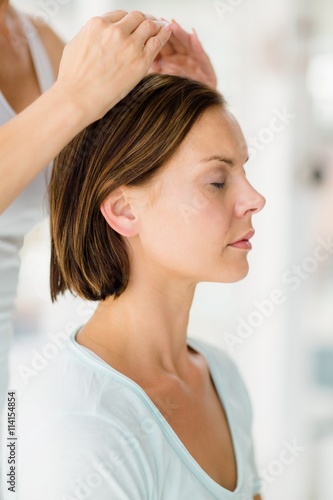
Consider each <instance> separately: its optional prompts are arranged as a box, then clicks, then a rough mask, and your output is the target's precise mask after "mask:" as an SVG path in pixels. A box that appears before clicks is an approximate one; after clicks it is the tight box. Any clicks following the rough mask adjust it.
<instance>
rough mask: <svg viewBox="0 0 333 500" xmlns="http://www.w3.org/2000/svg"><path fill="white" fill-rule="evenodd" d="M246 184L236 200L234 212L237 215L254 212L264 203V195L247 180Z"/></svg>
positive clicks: (258, 210)
mask: <svg viewBox="0 0 333 500" xmlns="http://www.w3.org/2000/svg"><path fill="white" fill-rule="evenodd" d="M246 184H247V185H246V186H244V188H243V189H242V192H241V194H240V196H239V197H238V199H237V202H236V206H235V213H236V216H237V217H243V216H244V215H245V214H251V215H253V214H256V213H257V212H260V210H262V209H263V208H264V206H265V204H266V199H265V198H264V196H262V194H260V193H258V191H256V190H255V189H254V187H253V186H252V185H251V184H250V183H249V182H248V181H247V180H246Z"/></svg>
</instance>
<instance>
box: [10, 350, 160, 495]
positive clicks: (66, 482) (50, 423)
mask: <svg viewBox="0 0 333 500" xmlns="http://www.w3.org/2000/svg"><path fill="white" fill-rule="evenodd" d="M149 417H150V415H149V414H148V413H147V411H145V407H144V405H142V404H141V402H140V400H139V398H136V397H135V394H134V393H133V391H131V389H129V388H128V387H126V385H125V384H122V383H121V382H119V381H118V380H117V378H116V377H115V378H114V377H112V374H110V373H108V371H107V369H105V371H104V370H103V366H102V365H100V366H99V364H98V363H97V362H96V364H94V362H93V361H92V363H91V364H89V362H85V359H84V357H82V358H80V357H79V356H75V355H73V354H72V353H71V352H68V351H67V350H66V349H64V350H63V351H62V352H60V353H59V354H58V356H57V358H56V359H54V360H51V361H50V363H49V365H48V366H47V367H46V368H45V369H44V370H43V371H42V372H40V373H39V374H38V375H37V376H36V377H35V379H34V380H33V381H32V382H31V384H29V386H28V387H27V388H26V391H25V393H24V397H23V398H22V401H21V402H20V414H19V424H18V425H19V428H20V460H21V464H22V467H21V468H22V474H21V477H20V487H21V488H22V492H21V495H22V496H20V498H22V500H30V499H31V498H34V499H35V500H44V498H48V500H59V498H81V497H80V496H79V494H78V492H79V491H81V492H82V491H86V492H87V493H86V494H87V495H88V492H89V494H91V495H95V496H94V498H95V497H96V498H99V500H109V498H110V495H112V494H115V493H117V495H118V496H117V498H119V500H121V499H124V500H125V499H128V498H145V493H146V487H147V484H146V483H147V481H148V482H149V484H153V480H152V471H153V470H154V462H153V458H152V457H151V456H150V455H151V453H150V454H149V453H148V451H147V449H148V448H149V449H150V443H151V439H153V438H155V437H157V438H158V433H156V432H154V433H153V434H152V435H150V434H151V432H152V429H151V426H150V427H149V428H148V427H147V422H148V424H149V423H150V422H151V419H149ZM153 430H154V429H153ZM50 484H52V485H53V487H52V492H50V491H49V485H50ZM64 492H66V493H67V494H68V497H63V496H62V495H63V494H64Z"/></svg>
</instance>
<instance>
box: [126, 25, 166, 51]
mask: <svg viewBox="0 0 333 500" xmlns="http://www.w3.org/2000/svg"><path fill="white" fill-rule="evenodd" d="M166 24H167V23H166V22H165V21H161V20H154V21H153V20H151V19H146V20H145V21H144V22H143V23H141V24H140V25H139V26H138V28H137V29H136V30H135V32H134V33H133V35H132V36H133V37H135V40H136V41H137V43H139V44H141V45H142V47H143V46H144V45H145V44H146V43H147V41H148V39H149V38H151V37H153V36H155V35H157V33H158V32H159V31H160V29H161V28H162V27H165V26H166Z"/></svg>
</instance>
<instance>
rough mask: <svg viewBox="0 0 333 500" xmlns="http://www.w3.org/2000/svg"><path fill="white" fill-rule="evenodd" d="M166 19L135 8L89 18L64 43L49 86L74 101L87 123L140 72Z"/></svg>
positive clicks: (164, 37) (165, 30)
mask: <svg viewBox="0 0 333 500" xmlns="http://www.w3.org/2000/svg"><path fill="white" fill-rule="evenodd" d="M148 17H149V18H148ZM166 24H167V23H165V22H163V21H161V20H157V19H155V18H153V17H150V16H146V15H144V14H142V13H141V12H131V13H127V12H125V11H115V12H111V13H109V14H106V15H104V16H102V17H94V18H93V19H90V21H88V22H87V24H86V25H85V26H83V28H82V29H81V30H80V31H79V32H78V34H77V35H76V36H75V37H74V38H73V40H72V41H71V42H70V43H69V44H67V45H66V47H65V49H64V53H63V56H62V60H61V63H60V69H59V75H58V79H57V82H56V84H55V85H54V90H55V91H57V92H61V93H62V94H63V95H64V98H68V99H70V100H71V102H72V103H74V104H75V103H77V106H78V108H79V109H80V110H81V112H82V115H84V116H83V117H82V119H83V120H84V121H86V123H87V124H88V123H90V122H92V121H94V120H97V119H98V118H100V117H102V116H103V115H104V114H105V113H106V112H107V111H108V110H109V109H110V108H111V107H112V106H114V105H115V104H116V103H117V102H118V101H119V100H121V99H122V98H123V97H124V96H125V95H126V94H127V93H128V92H129V91H130V90H131V89H132V88H133V87H134V86H135V85H136V84H137V83H138V82H139V81H140V80H141V79H142V78H143V77H144V76H145V75H146V73H147V72H148V70H149V67H150V65H151V64H152V62H153V60H154V58H155V57H156V55H157V54H158V52H159V51H160V50H161V48H162V47H163V45H164V44H165V43H166V42H167V41H168V39H169V37H170V35H171V30H172V24H169V26H167V27H166Z"/></svg>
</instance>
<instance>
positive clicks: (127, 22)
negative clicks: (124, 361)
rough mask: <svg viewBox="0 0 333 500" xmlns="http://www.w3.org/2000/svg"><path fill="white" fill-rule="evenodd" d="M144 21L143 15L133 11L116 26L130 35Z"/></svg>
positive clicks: (145, 18)
mask: <svg viewBox="0 0 333 500" xmlns="http://www.w3.org/2000/svg"><path fill="white" fill-rule="evenodd" d="M146 20H147V17H146V15H145V14H143V13H142V12H139V11H137V10H135V11H133V12H129V13H128V14H127V15H126V16H125V17H123V18H122V19H121V21H119V23H118V25H119V26H121V27H122V28H123V29H124V31H125V32H126V33H127V34H128V35H131V34H132V33H133V32H134V31H135V30H136V29H137V28H138V27H139V26H140V25H141V24H142V23H143V22H144V21H146Z"/></svg>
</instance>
